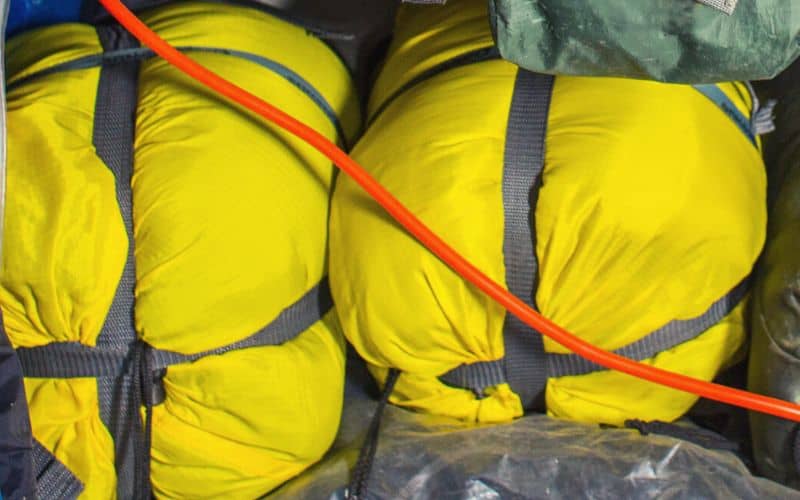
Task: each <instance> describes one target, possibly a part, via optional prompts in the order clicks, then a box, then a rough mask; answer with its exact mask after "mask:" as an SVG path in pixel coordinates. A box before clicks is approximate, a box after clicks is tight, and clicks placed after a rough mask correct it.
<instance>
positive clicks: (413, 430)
mask: <svg viewBox="0 0 800 500" xmlns="http://www.w3.org/2000/svg"><path fill="white" fill-rule="evenodd" d="M350 382H351V385H350V391H349V394H348V398H347V402H346V403H345V404H346V407H345V412H344V416H343V420H342V429H341V431H340V434H339V438H338V440H337V443H336V445H335V446H334V448H333V449H332V451H331V452H330V453H329V454H328V456H327V457H326V458H325V459H324V460H323V461H322V462H320V463H319V464H317V465H316V466H315V467H313V468H312V469H310V470H309V471H307V472H306V473H304V474H303V475H301V476H300V477H298V478H296V479H294V480H293V481H291V482H290V483H288V484H286V485H285V486H284V487H283V488H281V489H280V490H278V491H277V492H276V493H275V494H274V495H273V498H277V499H283V498H286V499H300V498H303V499H306V498H307V499H326V498H327V499H331V500H333V499H343V498H344V491H345V485H346V484H347V481H348V479H349V476H350V470H351V468H352V467H353V464H354V463H355V461H356V458H357V456H358V451H359V447H360V446H361V443H362V440H363V438H364V434H365V431H366V428H367V426H368V425H369V420H370V417H371V415H372V413H373V411H374V409H375V406H376V403H375V402H374V401H372V400H370V399H368V398H366V397H365V395H364V393H363V391H359V390H358V389H357V388H356V386H355V385H353V384H352V382H353V381H352V380H351V381H350ZM370 478H371V479H370V484H369V490H368V496H367V498H369V499H370V500H372V499H408V500H411V499H481V500H494V499H504V500H506V499H509V500H522V499H539V498H547V499H565V500H566V499H569V500H572V499H577V498H592V499H598V500H599V499H614V500H618V499H621V498H636V499H639V498H642V499H644V498H647V499H651V498H652V499H655V498H658V499H672V498H720V499H723V498H724V499H730V498H739V499H754V500H755V499H759V500H761V499H769V498H775V499H778V498H780V499H791V498H800V492H797V491H794V490H791V489H788V488H785V487H783V486H781V485H779V484H777V483H774V482H771V481H769V480H767V479H763V478H758V477H754V476H753V475H752V474H751V473H750V471H749V470H748V469H747V467H745V466H744V465H743V464H742V462H741V461H740V460H739V459H738V458H737V457H736V456H735V455H734V454H732V453H729V452H722V451H712V450H707V449H704V448H702V447H700V446H697V445H695V444H692V443H688V442H684V441H680V440H678V439H674V438H670V437H664V436H656V435H648V436H642V435H640V434H639V433H638V432H637V431H634V430H627V429H608V428H601V427H599V426H596V425H583V424H577V423H573V422H566V421H559V420H554V419H550V418H548V417H545V416H543V415H533V416H528V417H525V418H523V419H520V420H517V421H516V422H513V423H511V424H506V425H497V426H465V425H464V424H460V423H458V422H455V421H452V420H445V419H442V418H440V417H433V416H429V415H421V414H416V413H412V412H409V411H405V410H402V409H400V408H396V407H389V408H387V411H386V413H385V414H384V419H383V427H382V432H381V438H380V444H379V446H378V452H377V457H376V460H375V463H374V466H373V469H372V473H371V476H370Z"/></svg>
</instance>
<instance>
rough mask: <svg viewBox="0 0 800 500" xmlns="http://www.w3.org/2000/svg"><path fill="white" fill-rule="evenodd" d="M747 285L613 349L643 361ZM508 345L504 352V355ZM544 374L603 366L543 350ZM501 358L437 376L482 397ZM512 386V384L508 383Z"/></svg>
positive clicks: (697, 328) (700, 326)
mask: <svg viewBox="0 0 800 500" xmlns="http://www.w3.org/2000/svg"><path fill="white" fill-rule="evenodd" d="M748 289H749V277H748V278H745V279H744V280H742V281H741V282H740V283H739V284H738V285H736V287H734V288H733V289H732V290H731V291H730V292H728V293H727V294H725V295H724V296H723V297H722V298H720V299H719V300H717V301H716V302H714V303H713V304H712V305H711V307H709V308H708V309H707V310H706V311H705V312H704V313H703V314H701V315H700V316H697V317H696V318H692V319H688V320H674V321H671V322H669V323H667V324H666V325H664V326H663V327H661V328H659V329H658V330H655V331H653V332H651V333H649V334H647V335H646V336H644V337H642V338H641V339H639V340H637V341H636V342H632V343H630V344H628V345H625V346H623V347H620V348H619V349H615V350H614V351H613V352H614V353H615V354H619V355H620V356H625V357H627V358H630V359H633V360H636V361H643V360H645V359H650V358H652V357H654V356H655V355H657V354H658V353H660V352H663V351H666V350H668V349H672V348H674V347H676V346H678V345H680V344H683V343H684V342H688V341H689V340H692V339H694V338H696V337H698V336H700V335H701V334H703V333H704V332H705V331H706V330H708V329H709V328H711V327H712V326H714V325H716V324H717V323H719V322H720V321H722V320H723V319H724V318H725V317H726V316H728V315H729V314H730V313H731V311H733V309H734V308H736V306H738V305H739V304H740V303H741V302H742V300H743V299H744V297H745V296H746V295H747V291H748ZM508 352H509V351H508V347H507V348H506V353H507V355H508ZM546 360H547V376H548V377H565V376H575V375H586V374H589V373H593V372H596V371H602V370H605V369H606V368H604V367H602V366H600V365H598V364H595V363H593V362H591V361H588V360H587V359H585V358H582V357H581V356H578V355H577V354H557V353H547V355H546ZM506 372H507V368H506V366H505V360H504V359H500V360H497V361H486V362H481V363H473V364H470V365H461V366H459V367H457V368H455V369H454V370H451V371H449V372H448V373H446V374H445V375H443V376H441V377H440V379H441V380H442V381H443V382H445V383H446V384H448V385H451V386H454V387H463V388H465V389H470V390H471V391H473V392H474V393H475V394H476V395H478V396H479V397H482V396H483V395H484V393H485V390H486V388H487V387H492V386H495V385H498V384H502V383H505V382H507V381H508V379H507V376H506ZM512 387H513V386H512Z"/></svg>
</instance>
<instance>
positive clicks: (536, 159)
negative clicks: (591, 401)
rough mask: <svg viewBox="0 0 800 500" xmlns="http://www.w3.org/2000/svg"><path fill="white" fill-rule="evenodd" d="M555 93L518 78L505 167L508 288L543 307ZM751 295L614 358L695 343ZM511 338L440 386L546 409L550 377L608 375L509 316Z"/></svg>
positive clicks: (522, 75) (544, 83) (731, 297)
mask: <svg viewBox="0 0 800 500" xmlns="http://www.w3.org/2000/svg"><path fill="white" fill-rule="evenodd" d="M536 77H538V78H536ZM548 80H549V83H548ZM551 88H552V78H551V77H547V76H544V75H534V74H533V73H529V72H526V71H523V70H520V72H519V73H518V74H517V81H516V82H515V87H514V95H513V98H512V106H511V112H510V114H509V124H508V131H507V138H506V153H505V159H504V169H503V203H504V207H505V234H504V242H503V253H504V256H505V263H506V283H507V286H508V289H509V291H511V292H512V293H513V294H514V295H515V296H517V297H518V298H520V299H522V300H523V301H525V302H526V303H527V304H528V305H530V306H531V307H535V303H534V300H533V299H534V297H535V291H536V279H537V267H538V266H537V261H536V248H535V244H534V242H535V235H536V230H535V210H534V209H533V208H531V207H535V206H536V196H537V194H538V182H539V180H540V179H539V177H540V175H541V169H542V166H543V164H544V158H543V153H544V144H543V140H544V135H545V132H546V124H547V123H546V121H547V110H548V107H549V95H550V90H551ZM545 95H546V98H545ZM537 102H538V103H539V104H536V103H537ZM526 120H527V121H526ZM526 168H527V170H526ZM526 231H527V233H526ZM747 289H748V279H744V280H743V281H742V282H741V283H739V284H738V285H737V286H736V287H735V288H734V289H733V290H731V291H730V292H729V293H727V294H726V295H725V296H723V297H722V298H720V299H719V300H717V301H716V302H715V303H714V304H712V305H711V307H709V309H708V310H706V311H705V312H704V313H703V314H702V315H700V316H698V317H696V318H693V319H689V320H675V321H671V322H670V323H668V324H666V325H664V326H663V327H661V328H659V329H658V330H655V331H653V332H651V333H650V334H648V335H646V336H645V337H643V338H641V339H639V340H638V341H636V342H633V343H631V344H629V345H626V346H623V347H621V348H619V349H616V350H615V351H614V352H615V353H616V354H619V355H622V356H625V357H628V358H631V359H634V360H636V361H642V360H645V359H649V358H652V357H653V356H655V355H656V354H658V353H659V352H662V351H665V350H667V349H671V348H673V347H675V346H677V345H680V344H682V343H684V342H687V341H689V340H691V339H693V338H695V337H697V336H699V335H701V334H702V333H703V332H705V331H706V330H708V329H709V328H710V327H711V326H713V325H715V324H717V323H718V322H720V321H721V320H722V319H723V318H724V317H725V316H727V315H728V314H730V312H731V311H732V310H733V309H734V308H735V307H736V306H737V305H738V304H739V303H740V302H741V301H742V299H743V298H744V296H745V295H746V293H747ZM503 339H504V342H505V357H504V358H503V359H500V360H496V361H486V362H479V363H473V364H469V365H461V366H458V367H456V368H455V369H453V370H451V371H450V372H448V373H446V374H444V375H442V376H441V377H440V380H442V381H443V382H445V383H446V384H448V385H451V386H454V387H462V388H465V389H470V390H472V391H473V392H474V393H475V394H476V395H477V396H478V397H483V396H484V395H485V389H486V388H488V387H491V386H495V385H498V384H502V383H508V384H509V385H510V386H511V388H512V390H514V392H516V393H517V394H518V395H519V396H520V399H521V400H522V403H523V406H524V407H525V408H526V409H539V410H541V409H543V405H544V403H543V400H542V398H543V395H544V394H543V392H544V387H545V384H546V380H547V377H563V376H570V375H585V374H588V373H592V372H595V371H600V370H604V369H605V368H603V367H601V366H599V365H597V364H595V363H592V362H590V361H588V360H586V359H584V358H582V357H580V356H578V355H577V354H555V353H545V352H544V346H543V344H542V338H541V335H540V334H539V333H538V332H534V331H532V330H531V329H530V328H529V327H528V326H527V325H525V324H524V323H522V322H521V321H519V320H518V319H517V318H516V317H515V316H513V315H511V314H508V313H506V320H505V325H504V328H503Z"/></svg>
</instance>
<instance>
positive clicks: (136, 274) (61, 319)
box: [0, 2, 360, 499]
mask: <svg viewBox="0 0 800 500" xmlns="http://www.w3.org/2000/svg"><path fill="white" fill-rule="evenodd" d="M142 18H143V20H144V22H145V23H147V24H148V25H149V26H151V27H153V29H154V30H155V31H156V32H158V33H160V34H162V35H163V36H164V37H165V38H166V39H167V41H169V42H170V43H172V44H174V45H176V46H178V47H181V48H182V50H183V51H185V52H187V53H188V54H189V56H190V57H192V58H193V59H195V60H196V61H198V62H199V63H201V64H203V65H205V66H207V67H209V68H210V69H211V70H212V71H215V72H218V73H219V74H221V75H222V76H224V77H226V78H229V79H230V80H232V81H234V82H237V83H238V84H240V85H241V86H243V87H244V88H246V89H247V90H249V91H250V92H253V93H254V94H256V95H258V96H260V97H262V98H264V99H267V100H269V101H270V102H272V103H274V104H276V105H277V106H279V107H280V108H282V109H284V110H286V111H287V112H289V113H291V114H292V115H293V116H296V117H297V118H299V119H300V120H302V121H304V122H306V123H308V124H309V125H310V126H311V127H313V128H315V129H316V130H318V131H320V133H322V134H324V135H325V136H327V137H328V138H330V139H331V140H337V137H338V140H339V141H340V142H347V141H348V140H351V139H352V138H353V136H354V135H355V133H356V129H357V127H358V126H359V123H358V122H359V120H360V118H359V110H358V104H357V99H356V97H355V95H354V93H353V88H352V85H351V81H350V75H349V74H348V72H347V71H346V69H345V68H344V66H343V65H342V63H341V61H340V60H339V59H338V57H337V56H336V55H335V54H334V53H333V52H332V51H331V50H330V49H329V48H328V47H327V46H326V45H325V44H324V43H323V42H321V41H319V40H318V39H316V38H314V37H312V36H309V35H307V34H306V32H305V30H304V29H303V28H301V27H298V26H294V25H291V24H287V23H286V22H284V21H281V20H279V19H277V18H274V17H271V16H269V15H267V14H265V13H263V12H260V11H258V10H254V9H250V8H245V7H234V6H226V5H222V4H219V3H202V2H180V3H177V4H175V5H174V6H173V5H170V6H165V7H161V8H157V9H154V10H148V11H146V12H144V13H143V14H142ZM8 75H9V81H8V88H9V94H8V108H9V113H8V129H9V139H8V185H7V186H8V198H7V206H6V219H5V245H4V252H3V258H4V260H3V268H2V289H0V294H1V295H0V299H1V300H2V310H3V314H4V316H5V328H6V330H7V332H8V334H9V336H10V338H11V341H12V342H13V345H14V347H15V348H16V349H17V352H18V353H19V357H20V359H21V361H22V364H23V370H24V373H25V376H26V378H25V385H26V390H27V398H28V402H29V404H30V412H31V421H32V427H33V435H34V437H35V438H36V439H38V441H40V442H41V443H42V444H43V446H44V448H46V449H47V450H50V451H52V453H53V454H54V455H55V457H56V458H57V459H58V461H59V462H61V464H62V465H63V466H65V467H66V469H67V470H68V471H70V472H71V473H72V474H74V475H75V476H76V477H77V478H78V479H79V480H80V482H81V483H82V485H83V488H84V489H83V494H82V498H91V499H96V498H99V499H102V498H134V497H146V498H149V497H150V496H149V488H150V484H149V482H150V481H152V489H153V493H154V494H155V495H156V496H157V497H163V498H178V497H180V498H248V499H250V498H256V497H258V496H259V495H263V494H265V493H267V492H269V491H270V490H271V489H273V488H274V487H275V486H277V485H279V484H280V483H281V482H283V481H285V480H286V479H287V478H290V477H292V476H294V475H296V474H298V473H299V472H300V471H302V470H303V469H304V468H306V467H307V466H309V465H310V464H311V463H313V462H314V461H315V460H317V459H319V458H320V457H321V456H322V455H323V454H324V452H325V451H326V449H327V448H328V446H329V444H330V443H331V442H332V440H333V438H334V436H335V433H336V430H337V427H338V424H339V418H340V412H341V405H342V392H343V377H344V359H345V357H344V340H343V338H342V336H341V329H340V327H339V326H338V320H337V319H336V316H335V312H334V311H333V310H332V304H331V298H330V292H329V289H328V285H327V279H326V274H327V265H326V264H327V263H326V245H327V219H328V206H329V200H330V187H331V181H332V176H333V166H332V165H331V164H330V162H329V161H328V160H326V159H325V158H324V157H323V156H322V155H321V154H319V153H318V152H316V151H315V150H313V149H312V148H311V147H309V146H308V145H306V144H305V143H304V142H302V141H300V140H299V139H296V138H294V137H292V136H290V135H289V134H288V133H285V132H284V131H282V130H280V129H278V128H276V127H274V126H272V125H268V124H265V123H264V121H263V120H261V119H260V118H258V117H256V116H255V115H253V114H250V113H248V112H246V111H244V110H243V109H240V108H237V107H235V106H232V105H230V104H229V103H227V102H226V101H225V100H224V99H223V98H221V97H219V96H217V95H216V94H214V93H213V92H212V91H210V90H208V89H206V88H204V87H202V86H200V84H198V83H196V82H194V81H193V80H191V79H190V78H189V77H187V76H185V75H183V74H182V73H180V72H179V71H178V70H176V69H174V68H173V67H171V66H170V65H169V64H168V63H166V62H165V61H163V60H161V59H159V58H157V57H154V55H153V53H152V52H150V51H149V50H147V49H143V48H140V47H139V45H138V43H136V41H135V40H134V39H133V38H132V37H131V36H130V35H129V34H128V33H127V32H126V31H125V30H124V29H122V28H121V27H120V26H119V25H115V24H109V25H100V26H97V27H94V26H89V25H85V24H63V25H58V26H53V27H49V28H45V29H41V30H37V31H31V32H27V33H25V34H23V35H20V36H19V37H17V38H14V39H12V40H11V41H10V42H9V46H8ZM140 417H141V418H140ZM148 468H151V470H148ZM51 493H52V496H51V495H46V497H49V498H52V497H56V496H58V493H53V492H52V491H51Z"/></svg>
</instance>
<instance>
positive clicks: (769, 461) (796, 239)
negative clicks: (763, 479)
mask: <svg viewBox="0 0 800 500" xmlns="http://www.w3.org/2000/svg"><path fill="white" fill-rule="evenodd" d="M798 76H800V64H795V65H793V67H792V68H791V69H790V71H788V72H787V74H786V75H785V77H781V79H779V80H778V81H776V82H774V84H773V85H772V86H771V89H770V90H771V92H772V96H773V97H778V98H779V104H778V106H777V107H776V120H775V126H776V131H775V132H774V133H773V134H770V135H768V136H767V137H766V145H765V148H766V160H767V166H768V170H769V176H770V205H771V206H770V212H769V228H768V232H767V243H766V246H765V248H764V254H763V257H762V259H761V263H760V268H759V272H758V274H757V276H756V281H755V286H754V289H753V301H752V311H751V313H752V314H751V318H750V319H751V327H752V335H753V341H752V348H751V349H752V350H751V355H750V370H749V377H750V382H749V388H750V390H752V391H755V392H759V393H763V394H769V395H771V396H775V397H778V398H781V399H786V400H789V401H794V402H796V403H800V87H798V85H797V84H798V81H799V80H798V79H797V78H798ZM751 424H752V425H751V427H752V434H753V447H754V452H755V459H756V465H757V467H758V469H759V471H760V472H761V473H762V474H765V475H767V476H768V477H771V478H773V479H775V480H777V481H781V482H784V483H787V484H790V485H792V486H794V487H800V469H798V466H800V433H798V429H800V426H798V425H797V424H795V423H792V422H789V421H786V420H782V419H778V418H772V417H766V416H763V415H759V414H752V415H751Z"/></svg>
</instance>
